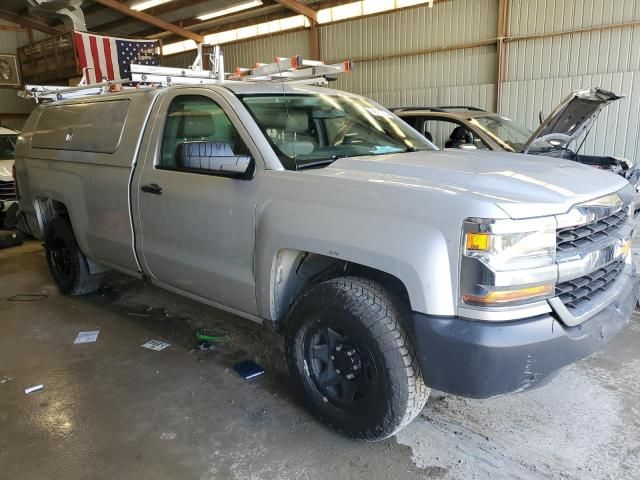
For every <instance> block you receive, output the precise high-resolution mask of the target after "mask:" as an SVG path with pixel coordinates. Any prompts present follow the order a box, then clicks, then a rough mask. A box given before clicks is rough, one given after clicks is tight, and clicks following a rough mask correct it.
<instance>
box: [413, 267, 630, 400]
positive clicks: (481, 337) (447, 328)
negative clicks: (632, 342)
mask: <svg viewBox="0 0 640 480" xmlns="http://www.w3.org/2000/svg"><path fill="white" fill-rule="evenodd" d="M637 299H638V287H637V282H636V278H635V277H634V276H629V279H628V282H626V286H625V287H624V289H623V290H622V291H621V292H620V294H619V295H618V297H617V298H616V300H614V301H613V303H611V304H610V305H609V306H608V307H606V308H605V309H604V310H602V311H600V312H599V313H597V314H596V315H594V316H593V317H592V318H590V319H588V320H586V321H585V322H583V323H582V324H580V325H578V326H575V327H567V326H565V325H564V324H562V323H561V322H559V321H558V320H556V318H555V317H553V316H552V315H551V314H545V315H540V316H537V317H533V318H527V319H524V320H517V321H511V322H482V321H478V320H466V319H464V318H459V317H435V316H430V315H424V314H421V313H414V314H413V319H414V329H415V336H416V348H417V351H418V359H419V362H420V368H421V370H422V376H423V378H424V381H425V383H426V384H427V385H428V386H430V387H432V388H435V389H437V390H440V391H443V392H447V393H451V394H454V395H460V396H462V397H469V398H489V397H495V396H499V395H504V394H507V393H513V392H521V391H524V390H527V389H529V388H533V387H537V386H541V385H543V384H544V383H545V380H549V379H551V378H553V377H552V374H553V373H555V372H557V371H558V370H559V369H560V368H562V367H564V366H566V365H569V364H570V363H573V362H575V361H577V360H580V359H581V358H584V357H586V356H588V355H590V354H591V353H593V352H595V351H597V350H600V349H601V348H602V347H603V346H604V345H605V344H606V343H608V342H609V341H610V340H611V339H612V338H613V337H614V336H615V335H616V334H618V332H620V331H621V330H622V329H623V327H624V326H625V325H626V324H628V323H629V319H630V318H631V314H632V313H633V310H634V308H635V305H636V301H637Z"/></svg>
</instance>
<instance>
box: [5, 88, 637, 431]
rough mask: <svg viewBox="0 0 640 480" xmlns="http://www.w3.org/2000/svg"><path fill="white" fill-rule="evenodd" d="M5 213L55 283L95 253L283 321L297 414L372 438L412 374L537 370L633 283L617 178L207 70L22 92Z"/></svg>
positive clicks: (611, 317)
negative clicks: (214, 78) (14, 208)
mask: <svg viewBox="0 0 640 480" xmlns="http://www.w3.org/2000/svg"><path fill="white" fill-rule="evenodd" d="M16 170H17V186H18V195H19V202H20V208H21V211H22V214H23V215H24V216H25V218H26V220H27V222H28V224H29V225H30V226H31V229H32V232H33V234H34V235H35V236H36V237H38V238H43V239H44V240H45V244H46V257H47V260H48V264H49V269H50V271H51V275H52V276H53V278H54V280H55V282H56V284H57V285H58V287H59V288H60V290H61V291H62V292H64V293H66V294H71V295H77V294H84V293H88V292H91V291H94V290H96V289H97V288H98V286H99V283H100V276H101V273H102V272H104V271H105V270H106V269H115V270H118V271H121V272H124V273H126V274H129V275H133V276H137V277H142V278H145V279H147V280H148V281H150V282H151V283H153V284H155V285H158V286H159V287H162V288H165V289H167V290H171V291H173V292H176V293H178V294H180V295H184V296H186V297H189V298H192V299H195V300H198V301H200V302H203V303H206V304H209V305H212V306H215V307H217V308H220V309H223V310H227V311H230V312H233V313H235V314H237V315H239V316H241V317H246V318H248V319H251V320H254V321H256V322H268V323H269V324H272V325H273V326H275V327H276V328H278V329H279V330H281V331H282V332H283V333H284V338H285V345H286V352H287V357H288V364H289V368H290V373H291V378H292V381H293V382H294V384H295V385H296V387H297V389H299V390H300V391H301V392H302V393H303V394H304V395H303V397H304V399H305V402H306V404H307V405H308V407H309V409H310V410H311V411H312V412H313V413H314V414H315V415H316V416H317V417H318V418H319V419H321V420H322V421H324V422H325V423H327V424H328V425H331V426H332V427H334V428H335V429H337V430H339V431H341V432H343V433H345V434H347V435H350V436H353V437H357V438H366V439H382V438H386V437H388V436H390V435H392V434H394V433H395V432H397V431H398V430H400V429H401V428H403V427H404V426H405V425H407V424H408V423H409V422H410V421H411V420H412V419H413V418H414V417H415V416H416V415H417V414H418V413H419V412H420V410H421V409H422V408H423V406H424V404H425V402H426V400H427V397H428V395H429V391H430V390H429V388H430V387H433V388H436V389H438V390H441V391H445V392H450V393H452V394H456V395H462V396H466V397H472V398H487V397H492V396H498V395H503V394H507V393H511V392H519V391H523V390H526V389H528V388H531V387H534V386H539V385H542V384H543V383H544V382H545V381H547V380H548V379H550V378H552V374H553V373H554V372H556V371H558V369H560V368H561V367H563V366H565V365H567V364H569V363H571V362H574V361H576V360H578V359H580V358H583V357H585V356H587V355H589V354H590V353H592V352H594V351H596V350H598V349H599V348H600V347H602V346H603V345H604V344H605V343H606V342H608V341H609V340H610V339H611V338H612V337H613V336H615V335H616V334H617V333H618V332H620V331H621V330H622V328H623V327H624V326H625V324H627V322H628V321H629V317H630V315H631V312H632V310H633V308H634V305H635V303H636V299H637V296H638V295H637V291H636V287H635V285H636V283H635V281H634V278H635V273H634V271H633V265H632V262H631V256H630V238H631V235H632V230H633V220H634V217H635V213H636V205H635V203H634V194H635V192H634V189H633V188H632V187H631V185H630V184H629V183H628V182H627V181H626V180H625V179H623V178H622V177H620V176H617V175H614V174H612V173H607V172H602V171H597V170H595V169H593V168H590V167H587V166H584V165H580V164H577V163H575V162H571V161H565V160H559V159H556V158H553V159H549V158H545V157H541V156H527V155H519V154H508V153H497V152H480V151H478V152H467V151H438V150H437V149H436V148H435V147H434V146H433V145H432V144H431V143H430V142H429V141H428V140H426V139H425V138H424V137H422V136H421V135H419V134H418V132H417V131H415V130H413V129H412V128H411V127H409V126H408V125H406V124H405V123H404V122H402V121H400V120H399V119H398V118H397V117H396V116H395V115H393V114H392V113H390V112H389V111H388V110H386V109H384V108H382V107H381V106H379V105H378V104H376V103H375V102H373V101H370V100H367V99H365V98H362V97H360V96H357V95H351V94H348V93H344V92H338V91H333V90H330V89H327V88H319V87H306V86H292V85H284V86H283V85H274V84H256V83H249V82H227V83H225V84H224V85H211V86H200V85H198V86H172V87H165V88H140V89H137V90H133V91H124V92H120V93H106V94H102V95H95V96H88V97H84V98H80V99H75V100H67V101H59V102H52V103H49V104H43V105H40V106H38V107H37V108H36V109H35V110H34V112H33V113H32V114H31V116H30V117H29V120H28V121H27V123H26V125H25V126H24V130H23V132H22V134H21V135H20V137H19V139H18V145H17V156H16Z"/></svg>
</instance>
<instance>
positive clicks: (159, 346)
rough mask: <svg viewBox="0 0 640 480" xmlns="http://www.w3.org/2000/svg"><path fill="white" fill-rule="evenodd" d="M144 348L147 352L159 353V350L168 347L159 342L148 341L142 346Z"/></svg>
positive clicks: (166, 344)
mask: <svg viewBox="0 0 640 480" xmlns="http://www.w3.org/2000/svg"><path fill="white" fill-rule="evenodd" d="M142 346H143V347H144V348H148V349H149V350H155V351H156V352H159V351H160V350H164V349H165V348H167V347H168V346H169V344H168V343H164V342H161V341H160V340H149V341H148V342H147V343H144V344H143V345H142Z"/></svg>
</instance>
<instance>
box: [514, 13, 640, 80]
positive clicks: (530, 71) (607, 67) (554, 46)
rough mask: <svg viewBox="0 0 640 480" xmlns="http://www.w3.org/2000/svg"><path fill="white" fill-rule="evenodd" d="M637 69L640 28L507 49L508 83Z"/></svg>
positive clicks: (529, 42)
mask: <svg viewBox="0 0 640 480" xmlns="http://www.w3.org/2000/svg"><path fill="white" fill-rule="evenodd" d="M638 3H639V4H640V1H639V2H638ZM637 70H640V26H638V27H633V28H624V29H616V30H607V31H599V32H585V33H575V34H572V35H564V36H556V37H549V38H544V39H534V40H525V41H518V42H511V43H509V44H508V47H507V71H506V74H507V77H506V78H507V81H513V80H532V79H538V78H554V77H574V76H579V75H589V74H597V73H615V72H630V71H637Z"/></svg>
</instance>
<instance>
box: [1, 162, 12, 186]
mask: <svg viewBox="0 0 640 480" xmlns="http://www.w3.org/2000/svg"><path fill="white" fill-rule="evenodd" d="M12 167H13V160H0V181H1V182H9V181H13V173H12Z"/></svg>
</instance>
